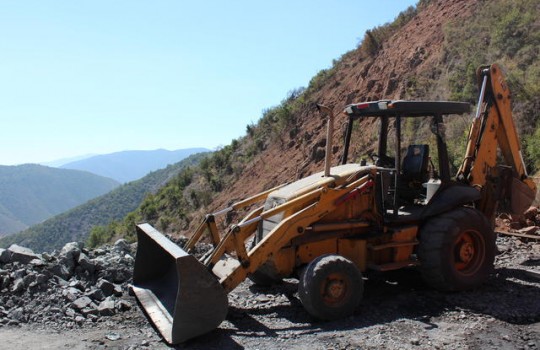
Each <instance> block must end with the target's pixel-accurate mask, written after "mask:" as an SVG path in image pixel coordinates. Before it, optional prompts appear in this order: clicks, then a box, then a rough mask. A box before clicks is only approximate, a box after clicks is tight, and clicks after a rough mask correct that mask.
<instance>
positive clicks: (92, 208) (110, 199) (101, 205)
mask: <svg viewBox="0 0 540 350" xmlns="http://www.w3.org/2000/svg"><path fill="white" fill-rule="evenodd" d="M205 156H206V154H204V153H200V154H195V155H192V156H190V157H188V158H186V159H184V160H182V161H181V162H179V163H176V164H173V165H170V166H167V167H166V168H164V169H160V170H157V171H154V172H151V173H150V174H148V175H146V176H144V177H143V178H142V179H139V180H137V181H132V182H130V183H127V184H125V185H122V186H120V187H118V188H116V189H114V190H113V191H111V192H109V193H107V194H104V195H102V196H100V197H98V198H95V199H92V200H90V201H89V202H86V203H84V204H82V205H79V206H78V207H76V208H73V209H71V210H69V211H67V212H64V213H62V214H59V215H57V216H55V217H52V218H50V219H48V220H46V221H44V222H43V223H41V224H38V225H35V226H32V227H30V228H29V229H27V230H25V231H23V232H19V233H16V234H13V235H9V236H7V237H3V238H1V239H0V247H7V246H9V245H10V244H12V243H17V244H21V245H24V246H26V247H29V248H32V249H33V250H34V251H37V252H39V251H51V250H53V249H58V248H61V247H62V246H63V245H64V244H65V243H67V242H71V241H82V242H84V241H86V239H87V238H88V235H89V233H90V230H91V228H92V227H93V226H97V225H107V224H109V223H110V222H111V221H113V220H120V219H122V218H123V217H125V216H126V215H127V214H128V213H129V212H131V211H133V210H135V209H136V208H137V207H138V206H139V205H140V203H141V202H142V201H143V199H144V198H145V196H146V195H148V194H149V193H155V192H156V191H158V189H159V188H161V187H162V186H163V185H165V184H166V183H167V182H168V181H169V180H170V179H172V178H173V177H174V176H176V175H177V174H178V173H179V172H180V171H181V170H182V169H184V168H185V167H188V166H192V165H195V164H198V163H199V161H200V160H201V159H202V158H203V157H205ZM53 170H57V171H69V172H72V171H74V170H65V169H53ZM110 181H112V180H110Z"/></svg>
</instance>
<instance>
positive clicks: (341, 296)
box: [298, 255, 364, 320]
mask: <svg viewBox="0 0 540 350" xmlns="http://www.w3.org/2000/svg"><path fill="white" fill-rule="evenodd" d="M363 292H364V281H363V280H362V274H361V272H360V271H359V270H358V268H357V267H356V266H355V265H354V263H353V262H351V261H350V260H348V259H346V258H344V257H342V256H340V255H323V256H320V257H318V258H316V259H315V260H313V261H312V262H311V263H309V265H308V266H307V267H306V269H305V271H304V272H303V273H302V274H301V276H300V280H299V284H298V296H299V298H300V301H301V302H302V305H303V306H304V308H305V309H306V311H307V312H308V313H310V314H311V315H312V316H314V317H316V318H318V319H321V320H335V319H339V318H343V317H346V316H349V315H352V314H353V312H354V310H355V309H356V307H357V306H358V304H359V303H360V300H361V299H362V294H363Z"/></svg>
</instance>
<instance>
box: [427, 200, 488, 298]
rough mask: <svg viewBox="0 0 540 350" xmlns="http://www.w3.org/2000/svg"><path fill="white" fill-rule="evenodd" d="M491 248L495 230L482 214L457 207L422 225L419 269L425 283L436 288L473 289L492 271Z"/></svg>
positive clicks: (452, 289)
mask: <svg viewBox="0 0 540 350" xmlns="http://www.w3.org/2000/svg"><path fill="white" fill-rule="evenodd" d="M495 250H496V248H495V233H494V232H493V230H492V229H491V225H490V224H489V222H488V221H487V219H486V217H485V216H484V215H483V214H482V213H481V212H480V211H478V210H475V209H472V208H464V207H463V208H458V209H455V210H452V211H450V212H448V213H445V214H442V215H440V216H437V217H434V218H432V219H431V220H429V221H428V222H427V223H426V224H425V225H424V226H423V227H422V229H421V232H420V244H419V247H418V257H419V259H420V262H421V266H420V270H421V272H422V276H423V278H424V280H425V281H426V283H428V284H429V285H431V286H432V287H434V288H436V289H439V290H444V291H454V290H464V289H470V288H474V287H477V286H478V285H480V284H482V283H483V282H485V281H486V280H487V278H488V277H489V274H490V273H491V271H492V270H493V261H494V259H495Z"/></svg>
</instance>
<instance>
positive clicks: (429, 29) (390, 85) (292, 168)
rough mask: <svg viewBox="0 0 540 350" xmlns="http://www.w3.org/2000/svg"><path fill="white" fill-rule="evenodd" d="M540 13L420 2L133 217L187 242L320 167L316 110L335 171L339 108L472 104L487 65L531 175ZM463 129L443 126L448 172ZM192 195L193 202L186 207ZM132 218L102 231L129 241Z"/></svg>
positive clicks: (362, 138) (527, 2) (464, 2)
mask: <svg viewBox="0 0 540 350" xmlns="http://www.w3.org/2000/svg"><path fill="white" fill-rule="evenodd" d="M539 12H540V8H539V7H538V6H537V2H535V1H534V0H523V1H519V2H517V1H512V0H495V1H483V0H448V1H441V0H439V1H437V0H421V1H419V3H418V5H417V7H416V8H409V9H407V10H406V11H404V12H403V13H401V14H400V15H399V16H398V17H397V18H396V20H395V21H394V22H392V23H387V24H385V25H382V26H380V27H377V28H373V29H372V30H370V31H368V32H366V33H365V36H364V39H363V40H362V42H361V44H360V45H359V46H358V47H357V48H356V49H354V50H352V51H350V52H347V53H346V54H344V55H343V56H342V57H341V58H339V59H337V60H335V61H334V64H333V65H332V67H330V68H328V69H324V70H322V71H320V72H319V73H318V74H317V75H316V76H314V77H313V78H312V80H311V81H310V84H309V86H308V87H307V88H299V89H295V90H293V91H291V92H290V93H289V94H288V96H287V97H286V98H285V99H284V100H283V101H282V103H281V104H280V105H277V106H274V107H272V108H269V109H267V110H265V112H264V113H263V115H262V117H261V119H260V120H259V121H258V122H257V123H256V124H250V125H248V126H247V128H246V132H247V133H246V135H245V136H244V137H242V138H240V139H238V140H234V141H233V142H232V143H231V144H230V145H228V146H226V147H224V148H223V149H221V150H220V151H217V152H215V153H214V154H213V155H212V157H210V158H208V159H207V160H205V161H204V162H202V163H201V165H200V167H199V168H198V169H195V171H194V173H193V174H192V175H191V178H192V180H191V181H190V183H189V184H187V186H185V187H182V186H177V185H171V186H166V187H164V188H163V189H162V190H160V192H158V193H157V194H156V195H155V196H151V197H148V198H147V199H146V200H145V201H144V202H143V203H142V205H141V206H140V207H139V208H138V209H137V211H136V212H134V213H133V214H131V215H132V217H133V215H134V216H135V217H136V220H137V221H148V222H150V223H151V224H153V225H155V226H156V227H157V228H158V229H160V230H162V231H165V232H168V233H176V234H178V233H180V234H185V235H188V236H189V235H190V234H191V233H192V232H193V231H194V229H195V227H196V226H197V225H198V224H199V223H200V220H201V219H202V216H203V215H204V214H205V213H209V212H215V211H217V210H219V209H221V208H226V207H228V206H229V205H230V204H231V203H233V202H235V201H237V200H240V199H243V198H247V197H249V196H250V195H253V194H255V193H257V192H260V191H262V190H264V189H268V188H271V187H273V186H276V185H279V184H282V183H287V182H290V181H293V180H296V179H298V178H301V177H305V176H307V175H309V174H312V173H313V172H316V171H321V170H322V168H323V158H324V145H325V143H326V137H325V124H326V121H325V120H324V119H323V118H322V117H321V116H320V114H319V113H318V112H317V110H316V108H315V105H316V103H322V104H325V105H327V106H330V107H332V108H333V110H334V113H335V114H336V121H335V126H336V127H335V131H334V140H336V141H335V146H334V148H333V154H332V162H333V164H337V162H338V161H339V158H340V156H341V152H340V149H341V143H340V140H341V139H342V136H343V132H344V130H343V128H342V126H343V125H344V122H345V116H344V114H342V113H340V111H341V110H342V108H344V106H346V105H347V104H349V103H353V102H361V101H370V100H379V99H425V100H429V99H434V100H464V101H470V102H473V103H474V102H475V99H476V94H477V91H476V81H475V69H476V68H477V67H478V66H479V65H480V64H486V63H494V62H497V63H499V64H501V65H502V66H503V67H504V68H507V70H508V72H507V82H508V83H509V85H510V88H511V90H512V92H513V94H512V96H513V99H514V108H513V110H514V116H515V118H516V121H517V124H518V129H519V130H518V131H519V132H520V134H521V139H522V144H523V148H524V149H525V150H526V152H525V160H526V162H527V165H528V167H529V168H530V170H534V166H535V164H540V161H539V160H540V142H538V141H537V138H538V137H539V136H540V129H539V128H538V125H537V119H538V109H539V108H538V106H540V93H538V92H540V83H539V82H540V63H539V61H538V60H537V59H536V57H537V55H538V53H540V30H538V29H539V28H540V13H539ZM510 48H511V49H510ZM469 125H470V119H468V118H467V117H466V116H465V117H463V118H456V119H454V120H452V121H450V122H449V123H448V124H447V130H446V133H447V141H448V146H449V157H450V161H451V163H452V164H451V165H453V166H456V165H459V164H460V162H461V161H462V159H463V158H462V157H463V154H464V152H463V151H464V150H463V147H464V140H465V138H466V135H467V131H468V127H469ZM404 129H405V131H406V134H405V140H404V143H405V142H408V143H413V142H414V138H415V127H414V125H405V127H404ZM377 134H378V133H377V130H375V129H374V125H373V124H372V123H371V122H370V121H366V122H365V123H364V124H363V125H362V127H360V128H359V129H358V130H357V131H356V135H355V137H354V145H351V148H352V149H351V150H350V156H354V157H355V159H360V158H361V157H362V156H363V155H365V154H367V153H369V151H370V150H371V151H373V147H374V143H375V141H376V140H377ZM535 153H536V155H535ZM536 166H538V165H536ZM179 192H181V193H179ZM191 197H194V198H195V199H196V200H187V199H190V198H191ZM178 198H180V199H183V200H181V201H179V200H178ZM186 198H187V199H186ZM200 198H204V200H199V199H200ZM201 203H202V204H201ZM179 213H180V214H179ZM132 219H133V218H131V220H125V221H124V222H123V223H114V224H113V225H109V227H108V228H107V229H106V230H108V231H109V232H108V234H107V235H108V236H114V235H115V234H123V233H125V232H128V238H130V239H134V234H133V229H134V228H133V225H132V224H131V222H132V221H133V220H132ZM231 219H234V213H233V214H231V213H229V214H228V215H227V217H226V219H225V220H223V221H224V222H222V227H223V228H225V227H226V226H227V225H228V223H230V220H231Z"/></svg>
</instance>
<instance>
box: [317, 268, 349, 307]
mask: <svg viewBox="0 0 540 350" xmlns="http://www.w3.org/2000/svg"><path fill="white" fill-rule="evenodd" d="M349 284H350V282H349V279H348V277H347V276H346V275H345V274H341V273H332V274H330V275H328V276H327V277H326V279H325V280H324V282H323V284H322V285H321V291H320V292H321V297H322V300H323V301H324V303H325V304H327V305H329V306H338V305H341V304H343V303H344V302H345V301H346V300H347V299H348V296H349V294H350V293H349Z"/></svg>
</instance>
